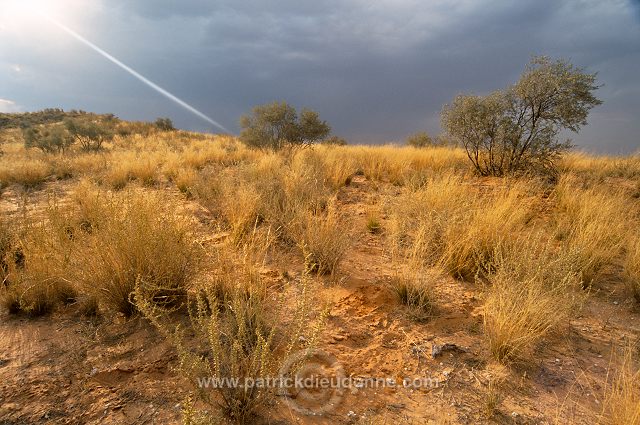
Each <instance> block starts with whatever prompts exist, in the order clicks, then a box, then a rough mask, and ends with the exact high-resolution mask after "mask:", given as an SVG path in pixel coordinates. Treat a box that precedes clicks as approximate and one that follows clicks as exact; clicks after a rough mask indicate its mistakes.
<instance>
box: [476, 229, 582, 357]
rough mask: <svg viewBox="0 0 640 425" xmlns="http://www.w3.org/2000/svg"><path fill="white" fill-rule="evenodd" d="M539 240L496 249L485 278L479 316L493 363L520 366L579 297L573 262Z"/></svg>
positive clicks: (529, 239)
mask: <svg viewBox="0 0 640 425" xmlns="http://www.w3.org/2000/svg"><path fill="white" fill-rule="evenodd" d="M543 241H544V238H543V237H542V236H538V237H531V238H528V239H526V240H522V241H520V243H519V249H517V250H516V249H511V250H498V253H497V255H496V257H495V261H494V264H492V265H491V266H490V267H491V269H493V270H495V271H494V272H493V273H491V274H490V276H489V281H490V286H489V287H488V289H487V292H486V294H485V300H484V306H483V317H484V329H485V334H486V337H487V339H488V342H489V348H490V351H491V354H492V355H493V356H494V358H495V359H496V360H498V361H500V362H503V363H511V362H520V361H526V360H527V359H528V358H529V357H530V356H531V354H532V350H533V349H534V348H535V347H536V345H537V344H538V343H539V342H540V341H542V340H543V339H544V338H545V337H546V336H547V335H548V334H549V333H550V332H552V331H553V330H555V329H557V328H558V327H559V326H560V325H562V324H563V323H566V322H567V320H568V319H569V318H570V317H571V315H572V314H573V312H574V311H575V310H576V309H577V308H578V307H579V305H580V303H581V301H582V299H583V295H582V293H581V292H580V291H579V282H580V281H579V278H578V271H577V269H576V265H575V262H574V260H575V257H574V256H573V255H571V254H567V253H564V252H563V251H558V250H557V249H556V248H554V247H553V246H551V245H550V244H548V243H546V242H543Z"/></svg>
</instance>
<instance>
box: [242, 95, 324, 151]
mask: <svg viewBox="0 0 640 425" xmlns="http://www.w3.org/2000/svg"><path fill="white" fill-rule="evenodd" d="M240 127H242V133H241V134H240V140H241V141H242V142H243V143H245V144H246V145H247V146H249V147H252V148H260V149H271V150H274V151H277V150H281V149H283V148H284V147H287V146H289V147H295V146H302V145H307V144H312V143H315V142H316V141H318V140H322V139H323V138H324V137H326V136H327V135H328V134H329V133H330V132H331V127H329V125H328V124H327V122H326V121H321V120H320V118H319V117H318V113H317V112H314V111H311V110H309V109H302V111H301V112H300V115H299V116H298V113H297V112H296V110H295V108H293V107H292V106H289V105H287V103H286V102H274V103H270V104H267V105H261V106H256V107H255V108H253V111H252V113H251V115H245V116H243V117H242V118H241V119H240Z"/></svg>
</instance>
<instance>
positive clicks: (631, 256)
mask: <svg viewBox="0 0 640 425" xmlns="http://www.w3.org/2000/svg"><path fill="white" fill-rule="evenodd" d="M624 275H625V281H626V283H627V286H628V288H629V290H630V292H631V294H632V295H633V296H634V297H635V299H636V301H638V302H640V237H638V236H637V235H636V237H634V238H631V240H630V241H629V244H628V247H627V252H626V256H625V260H624Z"/></svg>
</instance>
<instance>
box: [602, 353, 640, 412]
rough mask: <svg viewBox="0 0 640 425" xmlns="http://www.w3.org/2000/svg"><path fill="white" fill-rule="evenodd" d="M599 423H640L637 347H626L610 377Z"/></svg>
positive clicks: (639, 381)
mask: <svg viewBox="0 0 640 425" xmlns="http://www.w3.org/2000/svg"><path fill="white" fill-rule="evenodd" d="M599 423H600V424H602V425H623V424H624V425H640V368H639V366H638V350H637V348H636V349H634V348H633V347H632V346H631V347H627V348H625V351H624V354H623V355H622V359H621V361H619V364H618V370H617V371H616V372H614V373H613V375H612V376H611V377H608V379H607V385H606V387H605V394H604V400H603V403H602V412H601V414H600V415H599Z"/></svg>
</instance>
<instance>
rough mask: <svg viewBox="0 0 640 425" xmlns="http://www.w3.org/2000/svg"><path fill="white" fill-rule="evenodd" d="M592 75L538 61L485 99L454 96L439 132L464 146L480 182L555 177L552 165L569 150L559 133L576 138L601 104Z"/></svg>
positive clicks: (566, 65) (563, 64)
mask: <svg viewBox="0 0 640 425" xmlns="http://www.w3.org/2000/svg"><path fill="white" fill-rule="evenodd" d="M595 81H596V74H587V73H585V72H584V70H583V69H580V68H576V67H574V66H573V65H571V64H570V63H568V62H566V61H563V60H557V61H552V60H550V59H549V58H547V57H536V58H533V59H532V61H531V62H530V63H529V65H528V66H527V68H526V70H525V72H524V74H523V75H522V77H521V78H520V80H519V81H518V82H517V83H516V84H514V85H513V86H511V87H509V88H507V89H506V90H503V91H497V92H494V93H492V94H490V95H488V96H484V97H482V96H462V95H460V96H458V97H456V98H455V99H454V101H453V103H452V104H451V105H446V106H445V107H444V108H443V111H442V127H443V128H445V129H446V131H447V134H448V135H449V136H451V137H452V138H454V139H455V140H457V141H460V142H461V144H462V146H464V149H465V151H466V152H467V156H468V157H469V160H470V161H471V162H472V164H473V166H474V167H475V170H476V171H477V172H478V173H479V174H481V175H483V176H488V175H492V176H502V175H505V174H514V173H531V172H534V173H536V174H540V173H542V174H546V175H549V176H551V177H554V176H555V174H556V173H555V171H556V170H555V163H556V161H557V160H558V159H559V157H560V156H561V154H562V153H564V152H566V151H567V150H568V149H569V148H570V144H569V143H568V142H561V141H558V140H557V136H558V134H559V133H560V131H561V130H562V129H568V130H571V131H573V132H578V131H579V129H580V127H581V126H583V125H585V124H586V122H587V121H586V120H587V116H588V114H589V111H590V110H591V108H593V107H594V106H597V105H599V104H601V103H602V102H601V101H600V100H598V99H597V98H596V97H595V96H594V95H593V92H594V91H595V90H596V89H597V88H598V86H597V85H596V84H595Z"/></svg>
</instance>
